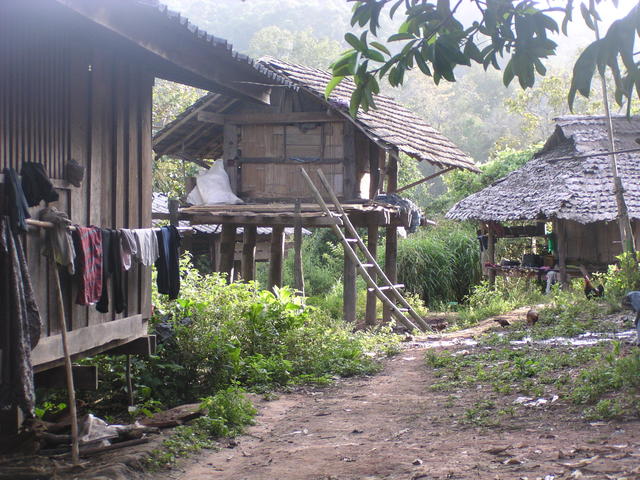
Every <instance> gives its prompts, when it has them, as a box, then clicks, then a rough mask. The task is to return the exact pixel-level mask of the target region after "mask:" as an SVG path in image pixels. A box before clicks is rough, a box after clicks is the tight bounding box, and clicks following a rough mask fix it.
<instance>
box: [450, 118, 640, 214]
mask: <svg viewBox="0 0 640 480" xmlns="http://www.w3.org/2000/svg"><path fill="white" fill-rule="evenodd" d="M605 122H606V118H605V117H600V116H566V117H559V118H557V119H556V124H557V125H556V129H555V132H554V133H553V135H551V137H550V138H549V140H548V141H547V143H546V144H545V146H544V147H543V148H542V150H540V151H539V152H538V153H537V154H536V155H535V156H534V158H533V159H532V160H530V161H529V162H528V163H527V164H526V165H524V166H523V167H521V168H519V169H518V170H515V171H514V172H511V173H510V174H509V175H507V176H506V177H504V178H502V179H500V180H498V181H496V182H495V183H494V184H493V185H491V186H489V187H487V188H485V189H484V190H481V191H479V192H477V193H474V194H473V195H470V196H469V197H467V198H465V199H464V200H461V201H460V202H458V203H457V204H456V205H454V207H453V208H452V209H451V210H449V212H448V213H447V217H448V218H452V219H455V220H480V221H510V220H534V219H551V218H561V219H566V220H573V221H576V222H580V223H583V224H585V223H593V222H600V221H612V220H615V218H616V215H617V207H616V201H615V197H614V195H613V178H612V173H611V169H610V166H609V156H607V155H594V156H587V157H586V158H575V157H576V156H581V155H592V154H594V153H595V154H597V153H599V152H609V151H610V149H609V140H608V135H607V128H606V123H605ZM613 126H614V137H615V149H616V151H620V150H629V149H635V148H640V145H639V144H638V143H637V142H636V140H637V139H638V138H639V137H640V117H633V118H631V119H627V118H626V117H623V116H616V117H614V118H613ZM567 157H569V158H568V159H567ZM617 160H618V171H619V174H620V176H621V178H622V183H623V186H624V189H625V200H626V203H627V206H628V209H629V216H630V217H631V218H632V219H640V152H639V151H636V152H630V153H621V154H618V155H617Z"/></svg>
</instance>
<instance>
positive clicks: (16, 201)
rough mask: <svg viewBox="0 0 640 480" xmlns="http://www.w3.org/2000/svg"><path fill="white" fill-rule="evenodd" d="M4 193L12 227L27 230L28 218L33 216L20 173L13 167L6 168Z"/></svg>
mask: <svg viewBox="0 0 640 480" xmlns="http://www.w3.org/2000/svg"><path fill="white" fill-rule="evenodd" d="M4 178H5V184H4V194H5V198H6V204H7V212H8V213H9V217H10V218H11V228H12V229H13V230H14V231H15V230H21V231H23V232H26V231H27V222H26V219H27V218H31V215H30V214H29V205H27V199H26V198H25V196H24V191H23V190H22V183H20V178H19V177H18V173H17V172H16V171H15V170H14V169H13V168H5V169H4Z"/></svg>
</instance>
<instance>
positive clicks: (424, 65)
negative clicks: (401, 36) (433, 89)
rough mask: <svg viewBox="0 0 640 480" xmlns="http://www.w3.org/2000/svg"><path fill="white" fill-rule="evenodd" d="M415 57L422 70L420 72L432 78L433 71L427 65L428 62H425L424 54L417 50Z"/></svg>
mask: <svg viewBox="0 0 640 480" xmlns="http://www.w3.org/2000/svg"><path fill="white" fill-rule="evenodd" d="M413 56H414V58H415V59H416V63H417V64H418V68H419V69H420V71H421V72H422V73H424V74H425V75H428V76H431V69H429V65H427V62H426V61H425V59H424V57H423V56H422V54H421V53H420V52H419V51H417V50H416V51H415V52H414V53H413Z"/></svg>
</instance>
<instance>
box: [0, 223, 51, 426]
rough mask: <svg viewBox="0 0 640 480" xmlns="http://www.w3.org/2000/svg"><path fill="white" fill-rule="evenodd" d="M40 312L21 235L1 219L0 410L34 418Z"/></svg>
mask: <svg viewBox="0 0 640 480" xmlns="http://www.w3.org/2000/svg"><path fill="white" fill-rule="evenodd" d="M41 328H42V326H41V321H40V313H39V312H38V306H37V305H36V302H35V297H34V295H33V288H32V286H31V277H30V276H29V270H28V268H27V262H26V259H25V255H24V251H23V249H22V242H21V240H20V235H19V234H17V233H15V232H14V231H12V229H11V221H10V219H9V217H8V216H2V217H0V409H7V408H11V407H12V406H19V407H20V408H21V409H22V411H23V412H24V413H25V415H27V416H32V415H33V408H34V403H35V393H34V386H33V367H32V364H31V350H32V349H33V347H35V346H36V344H37V343H38V340H39V339H40V332H41Z"/></svg>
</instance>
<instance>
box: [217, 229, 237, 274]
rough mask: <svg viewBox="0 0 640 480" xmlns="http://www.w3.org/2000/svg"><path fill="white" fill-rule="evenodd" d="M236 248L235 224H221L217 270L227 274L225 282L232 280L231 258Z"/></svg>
mask: <svg viewBox="0 0 640 480" xmlns="http://www.w3.org/2000/svg"><path fill="white" fill-rule="evenodd" d="M235 249H236V225H235V224H233V223H227V224H224V225H222V233H221V234H220V259H219V268H220V270H219V272H221V273H226V274H227V283H231V282H232V281H233V260H234V257H235Z"/></svg>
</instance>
